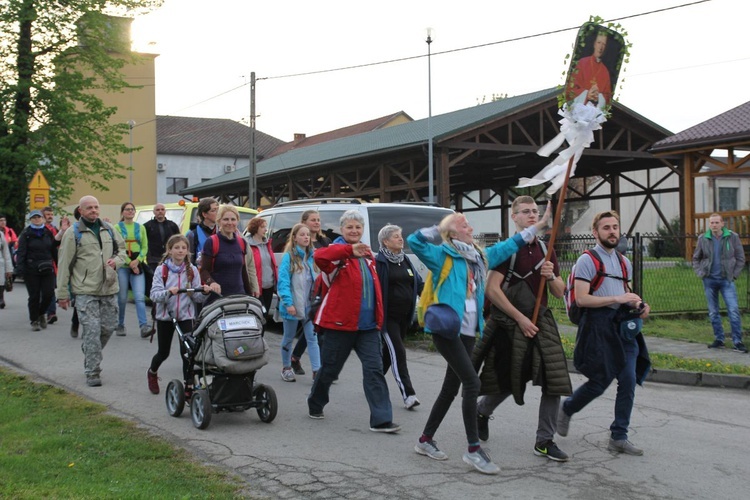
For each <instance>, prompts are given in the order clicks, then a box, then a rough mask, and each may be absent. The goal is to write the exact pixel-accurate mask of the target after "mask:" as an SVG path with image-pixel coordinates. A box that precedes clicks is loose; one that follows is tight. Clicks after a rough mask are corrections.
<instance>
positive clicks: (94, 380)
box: [86, 376, 102, 387]
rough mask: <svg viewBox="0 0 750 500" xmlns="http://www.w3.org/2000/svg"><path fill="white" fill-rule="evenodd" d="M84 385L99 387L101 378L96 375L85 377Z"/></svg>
mask: <svg viewBox="0 0 750 500" xmlns="http://www.w3.org/2000/svg"><path fill="white" fill-rule="evenodd" d="M86 385H87V386H89V387H101V385H102V379H100V378H99V377H97V376H91V377H86Z"/></svg>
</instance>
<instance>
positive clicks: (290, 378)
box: [277, 224, 320, 382]
mask: <svg viewBox="0 0 750 500" xmlns="http://www.w3.org/2000/svg"><path fill="white" fill-rule="evenodd" d="M313 251H314V248H313V246H312V245H311V244H310V229H309V228H308V227H307V226H306V225H305V224H295V225H294V227H293V228H292V232H291V233H289V240H288V241H287V243H286V248H285V249H284V256H283V257H282V258H281V265H280V266H279V280H278V284H277V294H278V296H279V306H278V310H279V315H280V316H281V318H282V320H283V324H284V336H283V338H282V339H281V364H282V366H283V368H282V369H281V380H283V381H284V382H295V381H296V380H297V379H296V377H295V376H294V370H293V369H292V342H293V341H294V336H295V334H296V333H297V325H298V323H299V322H300V321H301V322H302V331H303V332H304V335H305V339H306V340H307V354H308V356H310V365H312V370H313V379H315V375H317V372H318V370H319V369H320V349H319V347H318V339H317V337H316V336H315V332H314V331H313V324H312V321H310V319H309V318H308V312H309V310H310V292H311V291H312V287H313V283H314V282H315V276H316V274H317V273H316V268H315V263H314V261H313Z"/></svg>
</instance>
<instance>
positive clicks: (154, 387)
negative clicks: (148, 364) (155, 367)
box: [146, 368, 159, 394]
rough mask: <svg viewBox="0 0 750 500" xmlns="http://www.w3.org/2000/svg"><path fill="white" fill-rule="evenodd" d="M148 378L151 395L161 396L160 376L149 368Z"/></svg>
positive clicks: (147, 371)
mask: <svg viewBox="0 0 750 500" xmlns="http://www.w3.org/2000/svg"><path fill="white" fill-rule="evenodd" d="M146 377H148V390H149V391H151V394H159V375H157V374H156V373H154V372H152V371H151V368H149V369H148V370H146Z"/></svg>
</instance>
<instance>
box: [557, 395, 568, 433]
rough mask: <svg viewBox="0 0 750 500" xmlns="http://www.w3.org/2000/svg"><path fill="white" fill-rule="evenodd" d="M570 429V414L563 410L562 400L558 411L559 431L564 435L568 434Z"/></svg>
mask: <svg viewBox="0 0 750 500" xmlns="http://www.w3.org/2000/svg"><path fill="white" fill-rule="evenodd" d="M569 429H570V415H568V414H567V413H565V411H564V410H563V402H562V401H560V409H559V410H558V412H557V433H558V434H559V435H561V436H563V437H565V436H567V435H568V430H569Z"/></svg>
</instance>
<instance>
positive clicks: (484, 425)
mask: <svg viewBox="0 0 750 500" xmlns="http://www.w3.org/2000/svg"><path fill="white" fill-rule="evenodd" d="M493 418H495V417H492V416H489V417H485V416H484V415H482V414H481V413H479V412H477V431H478V432H479V439H481V440H482V441H487V440H488V439H489V438H490V420H492V419H493Z"/></svg>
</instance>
